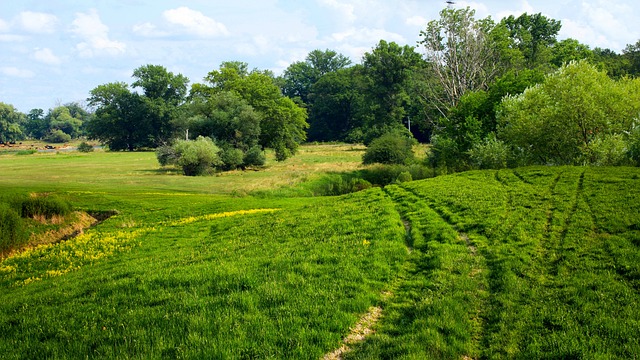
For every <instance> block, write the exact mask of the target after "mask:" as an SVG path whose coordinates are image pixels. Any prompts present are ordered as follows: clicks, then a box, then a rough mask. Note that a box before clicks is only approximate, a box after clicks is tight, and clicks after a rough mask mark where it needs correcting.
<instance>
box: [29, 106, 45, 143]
mask: <svg viewBox="0 0 640 360" xmlns="http://www.w3.org/2000/svg"><path fill="white" fill-rule="evenodd" d="M24 128H25V131H26V135H27V136H29V137H31V138H34V139H42V138H43V137H44V136H45V135H46V134H47V131H49V123H48V121H47V119H46V118H45V116H44V110H42V109H31V111H29V113H28V114H27V121H26V123H25V125H24Z"/></svg>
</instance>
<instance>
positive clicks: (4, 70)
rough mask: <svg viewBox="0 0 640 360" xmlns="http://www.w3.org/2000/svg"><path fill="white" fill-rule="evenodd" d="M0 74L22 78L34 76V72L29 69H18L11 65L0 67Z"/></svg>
mask: <svg viewBox="0 0 640 360" xmlns="http://www.w3.org/2000/svg"><path fill="white" fill-rule="evenodd" d="M0 74H2V75H5V76H9V77H15V78H23V79H28V78H32V77H34V76H36V74H35V73H34V72H33V71H31V70H25V69H18V68H17V67H13V66H6V67H0Z"/></svg>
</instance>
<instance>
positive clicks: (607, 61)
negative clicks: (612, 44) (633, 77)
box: [593, 47, 630, 79]
mask: <svg viewBox="0 0 640 360" xmlns="http://www.w3.org/2000/svg"><path fill="white" fill-rule="evenodd" d="M593 58H594V59H593V62H594V63H595V64H597V65H598V67H599V68H600V69H602V70H604V71H606V72H607V75H609V76H610V77H612V78H614V79H620V78H622V77H624V76H627V75H628V74H629V68H630V63H629V61H628V59H627V58H626V57H624V56H623V55H620V54H618V53H616V52H615V51H613V50H611V49H602V48H598V47H597V48H595V49H593Z"/></svg>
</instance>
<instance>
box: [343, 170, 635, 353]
mask: <svg viewBox="0 0 640 360" xmlns="http://www.w3.org/2000/svg"><path fill="white" fill-rule="evenodd" d="M639 173H640V171H638V169H630V168H571V167H560V168H526V169H517V170H501V171H479V172H469V173H463V174H456V175H453V176H445V177H439V178H436V179H432V180H428V181H419V182H413V183H408V184H404V185H402V188H399V187H391V188H389V190H388V191H389V193H390V194H391V195H392V196H393V198H394V200H396V201H397V202H398V203H399V204H400V210H401V212H402V213H403V216H404V217H405V218H406V219H407V220H409V221H411V223H412V224H413V228H412V234H413V239H414V240H413V241H414V246H415V249H414V251H413V253H412V256H411V260H410V262H409V264H410V265H408V266H407V270H406V271H405V274H404V278H405V281H404V282H403V283H402V285H401V286H399V287H398V291H397V292H396V296H395V297H394V298H392V299H391V301H390V302H389V304H387V307H386V308H385V311H386V312H387V313H388V314H389V316H387V317H385V318H384V319H383V321H382V324H381V325H380V326H379V332H378V333H377V334H376V335H375V336H373V337H371V338H370V339H369V340H368V341H366V342H365V343H364V344H363V345H362V346H361V347H360V348H359V349H358V351H355V352H354V353H353V354H352V356H351V357H353V358H408V359H428V358H444V359H448V358H462V357H465V356H467V357H471V358H492V359H493V358H497V359H500V358H505V359H509V358H526V359H539V358H565V359H573V358H575V359H579V358H589V359H591V358H634V356H636V355H637V354H638V353H640V345H638V342H637V341H636V339H638V338H639V337H640V313H639V312H638V311H637V306H638V300H639V299H640V296H639V295H638V289H639V287H638V285H640V283H639V281H638V280H639V279H640V277H639V276H638V275H639V274H640V272H639V270H640V261H639V260H640V253H639V251H638V250H639V249H638V246H639V245H640V241H638V240H639V239H640V238H639V236H638V235H639V234H640V233H639V231H638V224H640V211H639V210H640V209H639V204H640V183H639V182H638V180H637V179H638V174H639Z"/></svg>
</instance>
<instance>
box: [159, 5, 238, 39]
mask: <svg viewBox="0 0 640 360" xmlns="http://www.w3.org/2000/svg"><path fill="white" fill-rule="evenodd" d="M163 16H164V18H165V19H166V20H167V21H168V22H169V23H171V24H173V25H178V26H180V27H182V28H184V29H185V30H186V31H187V32H188V33H190V34H193V35H197V36H201V37H216V36H224V35H229V31H228V30H227V27H226V26H225V25H224V24H222V23H219V22H216V21H215V20H213V19H211V18H209V17H207V16H205V15H204V14H202V13H201V12H199V11H196V10H191V9H189V8H188V7H184V6H183V7H179V8H177V9H171V10H167V11H165V12H164V13H163Z"/></svg>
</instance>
